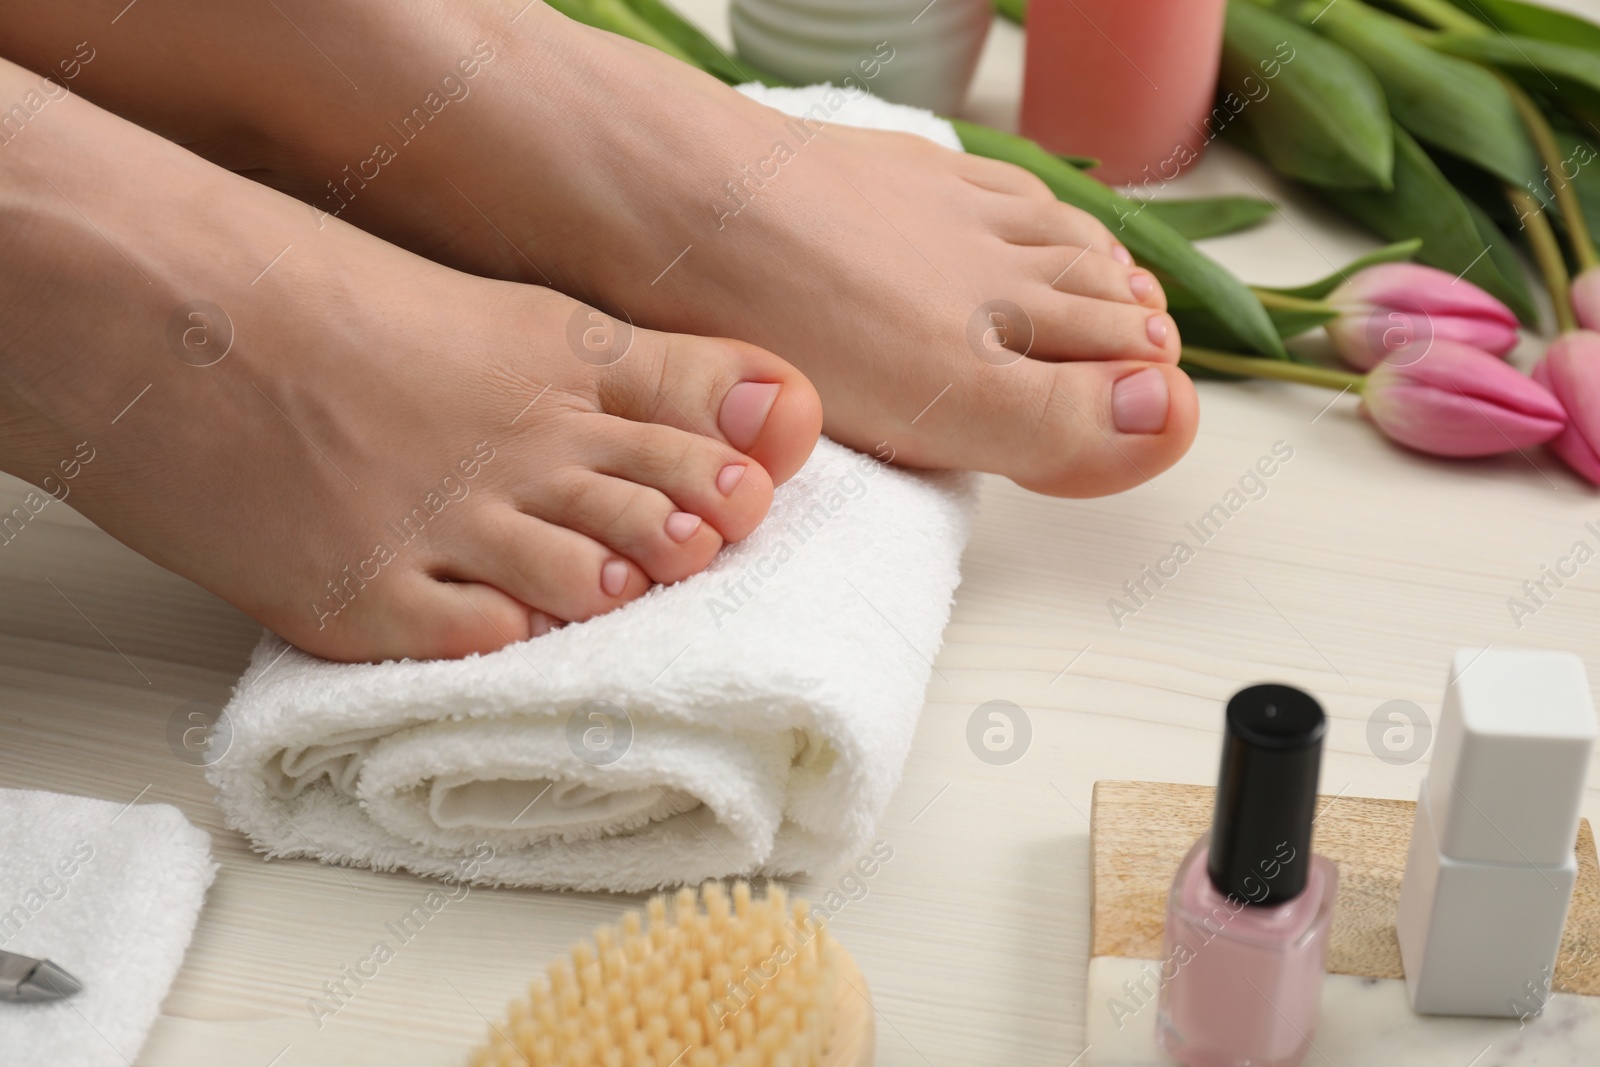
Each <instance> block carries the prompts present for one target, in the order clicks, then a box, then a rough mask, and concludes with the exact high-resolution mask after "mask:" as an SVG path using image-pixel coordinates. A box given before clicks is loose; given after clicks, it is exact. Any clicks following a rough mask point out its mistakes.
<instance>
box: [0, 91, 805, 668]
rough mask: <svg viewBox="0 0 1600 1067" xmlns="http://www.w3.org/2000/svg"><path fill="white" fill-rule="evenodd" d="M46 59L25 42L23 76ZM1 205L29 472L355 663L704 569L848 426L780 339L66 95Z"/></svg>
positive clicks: (8, 309)
mask: <svg viewBox="0 0 1600 1067" xmlns="http://www.w3.org/2000/svg"><path fill="white" fill-rule="evenodd" d="M39 82H40V79H39V78H38V76H36V75H33V74H30V73H28V72H26V71H23V70H22V69H21V68H18V67H14V66H11V65H10V64H5V63H3V62H0V99H24V98H25V96H26V94H27V93H29V92H34V91H38V86H39ZM0 218H3V222H0V308H3V309H4V318H5V321H6V322H7V327H6V330H5V332H4V335H3V337H0V353H3V355H0V467H3V468H4V469H5V470H6V471H8V472H10V473H13V474H16V475H18V476H20V477H23V478H26V479H28V480H29V481H32V482H33V483H34V484H36V485H38V486H41V487H42V489H43V490H44V491H50V492H55V493H57V495H61V492H62V489H61V486H62V485H63V484H64V482H63V479H64V478H67V477H70V478H71V482H70V485H71V488H70V494H71V495H70V499H71V503H72V504H73V505H74V506H75V507H77V508H79V510H81V511H82V512H83V513H84V514H86V515H88V516H89V517H90V518H91V519H93V520H94V521H95V522H97V523H98V524H100V525H101V526H102V527H103V528H105V529H106V530H108V531H109V532H111V533H112V534H113V535H115V536H116V537H117V538H119V539H120V540H122V541H124V542H125V543H127V544H128V545H130V546H131V547H133V548H134V549H136V550H137V551H139V552H141V553H143V554H144V555H146V556H148V557H150V558H151V559H153V560H155V561H156V562H157V563H160V564H161V565H163V566H165V567H168V568H170V569H171V570H174V571H176V572H178V573H179V574H182V575H185V576H186V577H188V578H190V579H192V580H194V581H195V582H198V583H199V584H200V585H202V586H204V587H206V588H207V589H209V590H211V591H212V592H214V593H216V594H218V595H220V596H222V597H224V598H226V599H227V600H229V601H231V602H232V603H234V604H235V605H237V606H238V607H240V608H241V609H243V610H244V611H246V612H249V613H250V614H251V615H253V616H255V617H256V618H257V619H259V620H260V621H261V622H263V623H265V624H266V625H267V626H269V627H271V628H272V629H274V630H276V631H277V632H278V633H280V634H282V635H283V636H284V637H286V638H288V639H289V640H290V641H293V642H294V643H295V644H297V645H299V646H300V647H302V648H305V649H307V650H309V651H311V652H315V653H318V654H320V655H324V656H328V657H332V658H336V659H347V660H377V659H385V658H397V657H404V656H410V657H415V658H426V657H446V656H460V655H465V654H468V653H471V652H480V651H489V650H492V649H495V648H499V647H501V646H502V645H504V644H506V643H508V642H511V641H516V640H522V639H526V638H528V637H530V636H535V635H537V634H539V633H541V632H543V631H544V630H545V629H547V628H548V627H550V626H552V625H555V624H557V623H559V622H561V621H567V620H580V619H585V618H589V617H590V616H593V615H596V614H599V613H602V612H605V611H609V610H611V609H613V608H615V607H617V606H619V605H621V604H623V603H625V602H627V601H628V600H630V599H633V598H635V597H637V596H639V595H640V594H641V593H643V592H644V591H645V590H646V589H647V588H649V587H650V585H651V584H652V583H655V582H672V581H676V580H678V579H681V578H684V577H686V576H688V575H690V574H693V573H695V572H696V571H699V570H700V569H702V568H704V567H705V566H706V564H707V563H709V562H710V560H711V558H712V557H713V555H715V553H716V552H717V550H718V549H719V548H720V547H721V546H722V544H723V543H724V542H725V541H734V540H738V539H740V538H742V537H744V536H746V535H747V534H749V533H750V532H751V531H752V530H753V529H754V528H755V526H756V525H757V523H759V522H760V520H761V519H762V517H763V516H764V515H765V514H766V511H767V508H768V506H769V504H770V501H771V497H772V487H773V484H774V483H775V482H781V481H782V480H784V479H785V478H787V477H789V476H790V475H791V474H793V473H794V472H795V471H796V470H797V469H798V468H799V467H800V465H801V464H802V463H803V462H804V461H805V458H806V456H807V455H808V454H809V453H810V451H811V448H812V445H813V444H814V442H815V439H816V435H817V432H818V428H819V425H820V422H821V411H820V407H819V404H818V401H817V397H816V394H815V392H814V390H813V389H812V388H811V386H810V385H809V384H808V383H807V382H806V380H805V379H804V378H803V377H802V376H801V375H800V374H799V373H798V372H797V371H795V370H794V369H793V368H792V367H790V366H788V365H787V364H786V363H784V362H783V361H782V360H780V359H778V358H777V357H775V356H773V355H771V354H770V353H767V352H764V351H761V350H760V349H757V348H755V347H753V346H752V345H749V344H746V343H743V342H739V341H727V340H707V339H703V338H698V337H683V336H674V335H668V334H659V333H653V332H650V331H647V330H643V329H639V330H629V329H628V328H627V327H626V325H625V324H618V323H615V322H613V321H610V320H607V319H606V318H605V316H602V315H600V314H599V313H598V312H594V311H593V310H592V309H589V308H586V307H584V306H583V305H581V304H578V303H576V302H574V301H572V300H570V299H568V298H566V297H564V296H560V295H558V294H556V293H553V292H550V291H548V290H545V289H540V288H535V287H531V286H524V285H514V284H509V283H505V282H496V281H485V280H482V279H479V278H473V277H470V276H468V275H463V274H460V273H457V272H455V271H453V270H450V269H448V268H445V267H440V266H438V265H436V264H433V263H430V262H428V261H426V260H423V259H419V258H418V257H416V256H414V255H412V254H410V253H408V252H404V251H401V250H399V249H396V248H394V247H392V246H390V245H386V244H384V243H383V242H382V241H380V240H378V239H377V238H374V237H372V236H370V235H368V234H365V233H363V232H361V231H359V230H357V229H355V228H354V227H351V226H348V225H346V224H345V223H342V222H339V221H338V220H334V219H328V220H322V221H321V222H320V224H319V221H318V220H317V219H316V218H315V217H314V216H313V214H312V213H311V212H310V211H308V210H307V209H306V207H305V206H304V205H303V204H300V203H297V202H295V201H294V200H292V199H290V198H288V197H286V196H283V195H281V194H279V193H276V192H273V191H272V190H269V189H266V188H263V187H262V186H260V185H257V184H255V183H252V182H250V181H247V180H245V179H243V178H240V177H238V176H237V175H233V174H229V173H227V172H226V171H223V170H220V169H218V168H216V167H214V166H212V165H211V164H209V163H206V162H205V161H203V160H201V159H200V158H199V157H197V156H194V155H192V154H190V153H189V152H186V151H184V150H183V149H181V148H178V147H176V146H174V145H172V144H170V143H168V142H166V141H163V140H161V139H160V138H158V137H156V136H155V135H153V134H151V133H149V132H147V131H145V130H141V129H139V128H138V127H136V126H133V125H131V124H129V123H127V122H124V121H122V120H121V119H118V118H115V117H113V116H111V115H109V114H107V113H106V112H103V111H100V110H99V109H97V108H96V107H94V106H93V105H91V104H89V103H87V102H85V101H83V100H82V99H79V98H76V97H74V96H71V95H68V94H65V93H61V94H59V95H57V96H52V97H51V98H50V99H49V100H48V102H47V103H46V104H45V105H44V106H42V107H41V108H40V109H39V110H38V111H37V112H35V113H34V115H33V117H32V119H31V121H30V123H29V125H28V126H27V128H26V130H25V132H23V133H22V134H21V135H20V136H18V137H15V138H14V139H12V140H11V141H10V142H9V143H6V144H5V145H3V146H0ZM86 456H88V457H90V458H89V461H88V462H84V459H85V457H86Z"/></svg>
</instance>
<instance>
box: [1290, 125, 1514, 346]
mask: <svg viewBox="0 0 1600 1067" xmlns="http://www.w3.org/2000/svg"><path fill="white" fill-rule="evenodd" d="M1394 142H1395V154H1394V163H1395V166H1394V189H1393V191H1391V192H1380V191H1377V190H1355V189H1324V190H1322V192H1323V195H1325V196H1326V197H1327V198H1328V199H1329V200H1331V201H1332V202H1333V203H1334V205H1335V206H1336V207H1338V208H1340V209H1341V210H1343V211H1344V212H1345V213H1347V214H1349V215H1352V216H1354V217H1355V218H1356V219H1357V220H1359V221H1360V222H1362V223H1364V224H1365V225H1366V226H1368V227H1369V228H1370V229H1372V230H1373V231H1375V232H1376V233H1377V234H1378V235H1379V236H1381V237H1384V238H1387V239H1388V240H1390V241H1404V240H1406V239H1408V238H1412V237H1420V238H1421V239H1422V247H1421V248H1420V249H1419V250H1418V252H1417V258H1418V260H1420V261H1421V262H1423V263H1426V264H1428V265H1429V266H1432V267H1438V268H1439V269H1440V270H1447V271H1449V272H1450V273H1452V274H1457V275H1460V276H1461V277H1463V278H1465V279H1466V280H1467V281H1469V282H1472V283H1473V284H1474V285H1476V286H1478V288H1480V289H1483V290H1484V291H1486V292H1488V293H1490V294H1491V295H1493V296H1494V297H1495V298H1497V299H1498V300H1500V301H1501V302H1502V303H1504V304H1506V305H1507V306H1508V307H1510V308H1511V310H1512V311H1513V312H1515V313H1516V316H1517V318H1519V319H1521V320H1522V321H1523V322H1526V323H1530V324H1531V323H1533V322H1534V321H1535V317H1536V316H1535V312H1534V308H1533V300H1532V297H1531V296H1530V295H1529V293H1528V283H1527V279H1526V277H1524V275H1523V273H1522V270H1521V268H1520V267H1519V266H1517V263H1516V258H1515V256H1514V254H1513V253H1512V249H1511V243H1510V241H1509V239H1507V238H1506V237H1505V236H1504V235H1503V234H1501V233H1500V232H1499V230H1497V229H1495V226H1494V224H1493V223H1492V222H1490V221H1489V219H1488V216H1486V215H1484V213H1483V210H1482V209H1481V208H1479V207H1478V206H1477V205H1475V204H1473V203H1472V202H1471V201H1469V200H1467V199H1466V198H1464V197H1463V196H1462V195H1461V194H1460V193H1458V192H1456V190H1455V188H1454V187H1453V186H1452V185H1451V184H1450V183H1449V182H1448V181H1447V180H1445V176H1444V175H1443V174H1442V173H1440V171H1439V168H1438V167H1437V166H1436V165H1435V164H1434V162H1433V160H1431V159H1429V158H1428V154H1427V153H1426V152H1424V151H1423V150H1422V146H1421V145H1419V144H1417V142H1416V141H1415V140H1413V139H1412V138H1411V136H1410V135H1409V134H1407V133H1406V132H1405V131H1404V130H1401V129H1398V128H1397V129H1396V130H1395V131H1394Z"/></svg>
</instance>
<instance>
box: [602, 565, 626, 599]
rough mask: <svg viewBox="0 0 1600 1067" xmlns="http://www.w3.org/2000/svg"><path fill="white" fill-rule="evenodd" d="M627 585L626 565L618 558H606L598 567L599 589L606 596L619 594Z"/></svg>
mask: <svg viewBox="0 0 1600 1067" xmlns="http://www.w3.org/2000/svg"><path fill="white" fill-rule="evenodd" d="M627 587H628V565H627V564H626V563H624V562H622V561H621V560H620V559H612V560H607V561H606V563H605V565H604V566H603V567H601V568H600V591H601V592H603V593H605V595H606V596H621V595H622V591H623V590H624V589H626V588H627Z"/></svg>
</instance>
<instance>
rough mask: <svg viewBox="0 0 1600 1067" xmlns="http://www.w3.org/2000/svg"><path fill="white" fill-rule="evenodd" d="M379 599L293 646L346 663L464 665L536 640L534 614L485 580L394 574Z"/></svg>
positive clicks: (359, 602)
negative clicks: (394, 661) (410, 661)
mask: <svg viewBox="0 0 1600 1067" xmlns="http://www.w3.org/2000/svg"><path fill="white" fill-rule="evenodd" d="M386 580H388V581H392V582H393V583H394V584H392V585H389V586H387V587H384V588H382V591H381V593H379V596H378V599H367V600H365V601H363V600H357V601H356V603H355V605H354V606H355V607H356V608H358V609H364V613H358V614H355V615H353V616H352V617H351V618H350V619H349V620H348V622H347V621H346V620H345V619H343V618H340V619H338V620H336V621H335V622H334V623H333V624H330V625H329V626H328V627H327V628H326V629H325V631H324V632H322V633H319V634H318V635H316V638H314V639H312V640H310V641H305V640H298V639H297V640H296V641H295V643H296V644H298V645H300V647H301V648H304V649H306V650H307V651H308V652H313V653H315V654H316V655H319V656H323V657H326V658H328V659H334V660H340V661H343V662H371V663H379V662H382V661H383V660H386V659H459V658H461V657H462V656H470V655H472V654H473V653H475V652H476V653H486V652H493V651H495V650H496V649H499V648H504V647H505V646H506V645H509V644H514V643H515V642H517V641H525V640H527V639H528V638H529V637H532V636H535V635H536V633H537V626H536V624H535V613H534V612H532V611H530V610H529V608H528V606H527V605H526V604H523V603H521V602H519V601H518V600H516V599H515V598H513V597H511V596H508V595H507V594H506V593H504V592H502V591H501V590H500V589H497V588H495V587H494V586H491V585H484V584H483V583H481V582H470V581H461V582H456V581H437V580H435V579H433V578H430V577H428V576H427V575H425V574H421V573H407V574H405V575H403V576H395V577H394V578H392V579H386Z"/></svg>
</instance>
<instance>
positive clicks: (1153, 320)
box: [1144, 315, 1169, 348]
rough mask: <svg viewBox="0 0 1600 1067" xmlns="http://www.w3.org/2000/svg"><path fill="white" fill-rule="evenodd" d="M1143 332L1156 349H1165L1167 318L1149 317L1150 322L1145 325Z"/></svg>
mask: <svg viewBox="0 0 1600 1067" xmlns="http://www.w3.org/2000/svg"><path fill="white" fill-rule="evenodd" d="M1144 332H1145V333H1147V334H1149V335H1150V343H1151V344H1153V345H1155V346H1156V347H1157V348H1165V347H1166V344H1167V335H1168V333H1169V331H1168V329H1167V317H1166V316H1165V315H1151V316H1150V321H1149V322H1147V323H1145V326H1144Z"/></svg>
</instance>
